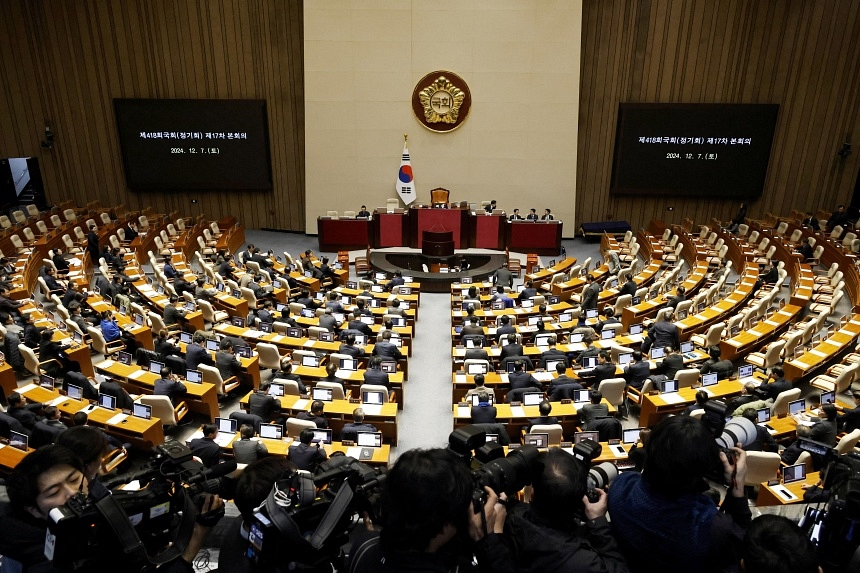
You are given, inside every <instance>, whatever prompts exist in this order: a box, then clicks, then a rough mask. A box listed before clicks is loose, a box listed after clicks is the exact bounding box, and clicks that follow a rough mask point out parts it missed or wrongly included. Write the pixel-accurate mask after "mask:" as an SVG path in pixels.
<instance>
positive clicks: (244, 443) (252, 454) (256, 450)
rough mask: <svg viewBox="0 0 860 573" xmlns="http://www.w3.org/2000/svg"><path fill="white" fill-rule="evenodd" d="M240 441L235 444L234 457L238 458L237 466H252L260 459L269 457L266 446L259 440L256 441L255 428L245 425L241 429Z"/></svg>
mask: <svg viewBox="0 0 860 573" xmlns="http://www.w3.org/2000/svg"><path fill="white" fill-rule="evenodd" d="M239 435H240V436H241V437H240V438H239V439H238V440H236V441H234V442H233V455H234V456H235V457H236V463H237V464H252V463H254V462H256V461H257V460H258V459H260V458H262V457H264V456H266V455H268V453H269V449H268V448H267V447H266V444H264V443H263V442H260V441H258V440H254V439H253V437H254V428H253V427H252V426H249V425H247V424H243V425H242V427H241V428H239Z"/></svg>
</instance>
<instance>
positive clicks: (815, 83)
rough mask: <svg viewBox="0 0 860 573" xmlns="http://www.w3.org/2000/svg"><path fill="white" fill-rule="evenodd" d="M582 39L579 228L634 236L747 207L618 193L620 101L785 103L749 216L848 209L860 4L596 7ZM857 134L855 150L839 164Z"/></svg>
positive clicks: (855, 162)
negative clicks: (618, 222)
mask: <svg viewBox="0 0 860 573" xmlns="http://www.w3.org/2000/svg"><path fill="white" fill-rule="evenodd" d="M582 33H583V44H582V78H581V83H580V90H581V91H580V108H579V110H580V121H579V147H578V150H579V157H578V166H577V172H576V173H577V209H576V215H577V218H578V220H579V221H578V222H581V221H601V220H607V219H611V218H614V219H626V220H628V221H630V223H631V224H632V225H633V226H634V228H636V227H638V226H642V225H646V224H647V223H648V221H649V220H651V219H652V218H658V219H663V220H664V221H666V222H667V223H669V222H671V223H680V222H681V220H682V218H683V217H684V216H689V217H691V218H693V219H694V220H695V221H696V222H697V223H699V222H707V220H709V219H710V217H712V216H716V217H719V218H722V219H725V218H728V217H730V216H732V215H734V213H735V212H736V211H737V207H738V202H737V201H720V200H700V199H698V198H690V199H686V198H662V197H659V198H658V197H654V198H629V197H616V196H610V193H609V185H610V181H611V178H612V157H613V150H614V139H615V130H616V121H617V114H618V103H619V102H692V103H778V104H780V112H779V119H778V121H777V126H776V133H775V136H774V144H773V148H772V152H771V161H770V169H769V172H768V176H767V180H766V182H765V189H764V193H763V195H762V197H761V198H760V199H759V200H758V201H756V202H755V203H754V204H753V205H752V207H751V209H750V211H749V215H750V216H752V217H758V216H760V215H762V214H763V213H765V212H767V211H771V212H774V213H777V214H787V213H788V212H789V211H790V210H791V209H792V208H797V209H811V210H813V211H814V210H816V209H818V208H824V209H828V210H830V209H832V208H834V207H835V205H836V204H837V203H840V202H844V203H847V202H849V201H850V199H851V195H852V193H853V187H854V182H855V180H856V177H857V171H858V167H860V152H859V151H860V150H858V141H857V136H858V135H860V49H858V43H857V41H858V38H860V2H856V1H854V0H808V1H803V2H795V1H764V0H759V1H753V0H748V1H743V0H601V1H596V0H593V1H587V2H585V4H584V7H583V24H582ZM848 134H852V135H853V137H852V140H853V144H854V152H853V153H852V154H851V155H850V156H849V157H848V158H847V160H840V159H838V158H837V155H836V152H837V151H838V150H839V148H840V147H841V144H842V142H843V141H844V140H845V137H846V135H848ZM668 207H674V211H673V212H668V211H667V208H668Z"/></svg>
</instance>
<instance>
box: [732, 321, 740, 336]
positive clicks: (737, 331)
mask: <svg viewBox="0 0 860 573" xmlns="http://www.w3.org/2000/svg"><path fill="white" fill-rule="evenodd" d="M740 332H741V327H740V326H739V325H737V324H736V325H734V326H733V327H732V328H731V330H730V331H729V336H730V337H731V338H734V337H735V336H737V335H738V334H740Z"/></svg>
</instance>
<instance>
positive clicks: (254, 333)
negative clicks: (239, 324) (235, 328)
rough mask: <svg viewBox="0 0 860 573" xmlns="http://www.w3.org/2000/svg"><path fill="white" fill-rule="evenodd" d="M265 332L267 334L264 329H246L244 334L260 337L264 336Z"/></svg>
mask: <svg viewBox="0 0 860 573" xmlns="http://www.w3.org/2000/svg"><path fill="white" fill-rule="evenodd" d="M264 334H266V333H265V332H263V331H262V330H246V331H245V332H244V333H243V334H242V336H248V337H250V338H260V337H261V336H263V335H264Z"/></svg>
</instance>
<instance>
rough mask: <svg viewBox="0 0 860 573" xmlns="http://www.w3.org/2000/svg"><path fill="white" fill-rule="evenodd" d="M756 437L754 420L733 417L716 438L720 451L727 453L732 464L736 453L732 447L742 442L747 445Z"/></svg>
mask: <svg viewBox="0 0 860 573" xmlns="http://www.w3.org/2000/svg"><path fill="white" fill-rule="evenodd" d="M755 439H756V428H755V424H753V423H752V421H750V420H748V419H747V418H744V417H738V418H732V419H731V420H730V421H729V422H728V423H727V424H726V425H725V427H724V428H723V433H722V434H721V435H720V437H719V438H717V439H716V442H717V446H718V447H719V448H720V451H721V452H723V453H724V454H726V458H727V459H728V460H729V464H730V465H735V453H734V452H733V451H732V448H734V447H736V445H737V444H740V445H741V447H742V448H745V447H747V446H748V445H750V444H751V443H753V442H754V441H755Z"/></svg>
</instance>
